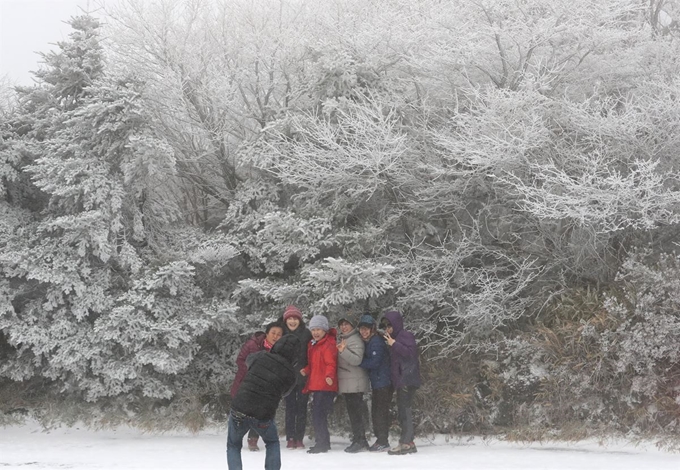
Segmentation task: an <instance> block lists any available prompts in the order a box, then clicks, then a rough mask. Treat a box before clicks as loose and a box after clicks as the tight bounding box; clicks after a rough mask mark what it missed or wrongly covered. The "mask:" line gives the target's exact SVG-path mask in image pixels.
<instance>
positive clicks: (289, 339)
mask: <svg viewBox="0 0 680 470" xmlns="http://www.w3.org/2000/svg"><path fill="white" fill-rule="evenodd" d="M271 353H272V354H278V355H280V356H282V357H283V358H284V359H286V360H287V361H288V362H290V363H291V365H293V364H295V362H296V361H297V358H298V356H299V354H300V340H299V339H298V338H297V336H295V335H285V336H282V337H281V339H279V340H278V341H277V342H276V343H274V346H273V347H272V350H271Z"/></svg>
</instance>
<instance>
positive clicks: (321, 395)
mask: <svg viewBox="0 0 680 470" xmlns="http://www.w3.org/2000/svg"><path fill="white" fill-rule="evenodd" d="M309 330H310V331H311V332H312V340H311V341H310V342H309V347H308V348H307V366H306V367H305V368H304V369H302V370H301V371H300V373H301V374H302V375H304V376H306V377H307V385H305V388H304V389H303V390H302V392H303V393H311V394H312V427H313V428H314V436H315V441H316V442H315V443H314V446H313V447H310V448H309V450H308V451H307V453H309V454H321V453H325V452H328V451H329V450H330V448H331V436H330V433H329V432H328V415H329V414H330V413H331V411H332V410H333V401H334V400H335V396H336V395H337V393H338V348H337V346H336V344H335V337H336V336H337V332H336V331H335V328H329V327H328V319H327V318H326V317H324V316H323V315H315V316H314V317H312V319H311V320H310V321H309Z"/></svg>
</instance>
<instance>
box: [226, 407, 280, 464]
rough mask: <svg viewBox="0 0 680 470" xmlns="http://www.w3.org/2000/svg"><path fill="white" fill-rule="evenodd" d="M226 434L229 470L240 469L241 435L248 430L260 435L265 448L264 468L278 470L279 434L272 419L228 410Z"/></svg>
mask: <svg viewBox="0 0 680 470" xmlns="http://www.w3.org/2000/svg"><path fill="white" fill-rule="evenodd" d="M228 429H229V431H228V434H227V466H228V467H229V470H242V469H243V464H242V463H241V447H242V446H243V436H245V435H246V433H247V432H248V430H251V429H252V430H254V431H255V432H256V433H257V434H258V435H259V436H261V437H262V440H263V441H264V445H265V448H266V453H265V456H264V468H265V470H280V468H281V448H280V446H279V434H278V432H277V431H276V423H275V422H274V420H273V419H264V420H262V419H256V418H251V417H249V416H245V415H244V414H242V413H239V412H238V411H234V410H231V411H230V412H229V424H228Z"/></svg>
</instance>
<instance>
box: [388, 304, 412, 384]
mask: <svg viewBox="0 0 680 470" xmlns="http://www.w3.org/2000/svg"><path fill="white" fill-rule="evenodd" d="M385 318H386V319H387V321H389V322H390V324H391V325H392V338H394V344H393V345H392V346H391V347H390V357H391V363H390V375H391V378H392V386H393V387H394V388H395V390H396V389H399V388H402V387H420V385H421V381H420V359H419V358H418V345H417V344H416V337H415V336H414V335H413V333H411V332H410V331H406V330H405V329H404V319H403V318H402V316H401V313H399V312H397V311H394V310H393V311H390V312H387V313H385Z"/></svg>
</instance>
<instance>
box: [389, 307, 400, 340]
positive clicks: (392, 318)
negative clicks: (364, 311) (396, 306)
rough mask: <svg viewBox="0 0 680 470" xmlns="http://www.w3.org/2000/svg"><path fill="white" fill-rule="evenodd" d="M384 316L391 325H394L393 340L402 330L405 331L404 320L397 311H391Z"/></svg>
mask: <svg viewBox="0 0 680 470" xmlns="http://www.w3.org/2000/svg"><path fill="white" fill-rule="evenodd" d="M384 316H385V318H386V319H387V321H388V322H390V325H392V338H396V337H397V336H398V335H399V333H401V330H403V329H404V318H403V317H402V316H401V313H400V312H397V311H396V310H391V311H389V312H387V313H385V315H384Z"/></svg>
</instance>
